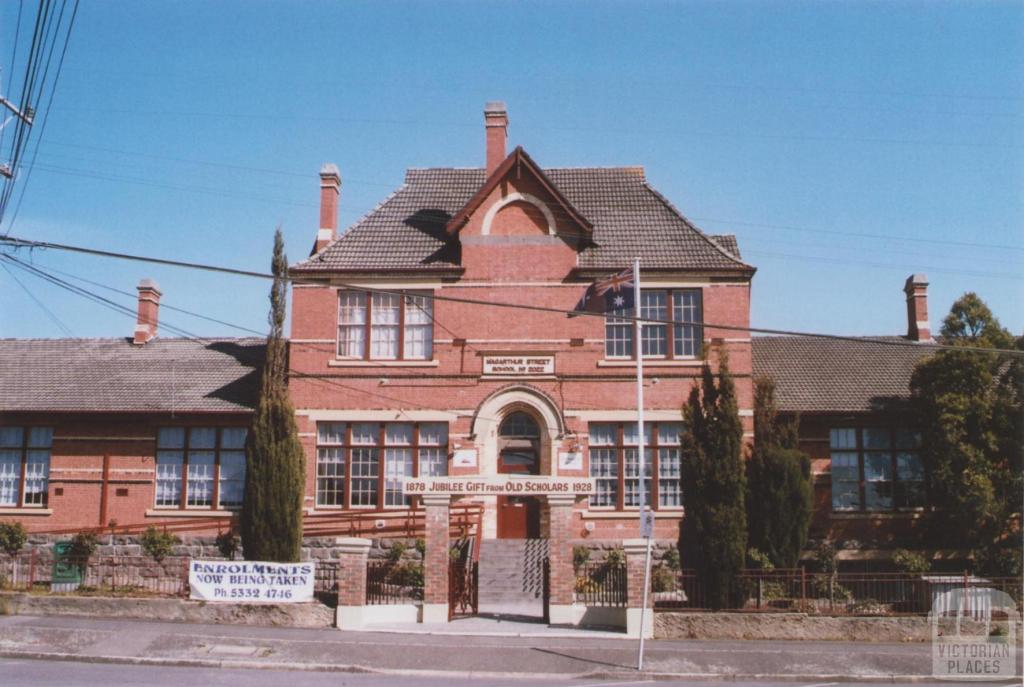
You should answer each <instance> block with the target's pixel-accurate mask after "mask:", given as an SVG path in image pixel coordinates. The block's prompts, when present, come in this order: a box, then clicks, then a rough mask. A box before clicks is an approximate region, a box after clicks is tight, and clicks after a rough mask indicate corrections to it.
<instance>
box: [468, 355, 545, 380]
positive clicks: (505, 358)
mask: <svg viewBox="0 0 1024 687" xmlns="http://www.w3.org/2000/svg"><path fill="white" fill-rule="evenodd" d="M553 374H555V356H553V355H485V356H484V376H485V377H535V376H549V375H553Z"/></svg>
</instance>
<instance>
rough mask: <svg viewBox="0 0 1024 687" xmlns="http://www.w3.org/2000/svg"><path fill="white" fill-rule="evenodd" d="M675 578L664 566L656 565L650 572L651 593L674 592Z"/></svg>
mask: <svg viewBox="0 0 1024 687" xmlns="http://www.w3.org/2000/svg"><path fill="white" fill-rule="evenodd" d="M676 586H677V584H676V576H675V573H673V572H672V571H671V570H669V569H668V568H667V567H666V566H664V565H656V566H654V568H653V569H652V570H651V591H653V592H674V591H675V590H676Z"/></svg>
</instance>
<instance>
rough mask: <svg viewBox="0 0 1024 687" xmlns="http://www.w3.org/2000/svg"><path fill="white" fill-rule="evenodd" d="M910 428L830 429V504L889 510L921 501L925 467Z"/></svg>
mask: <svg viewBox="0 0 1024 687" xmlns="http://www.w3.org/2000/svg"><path fill="white" fill-rule="evenodd" d="M919 444H920V439H919V437H918V435H917V434H915V433H914V432H909V431H906V430H899V429H898V430H892V429H889V428H886V427H864V428H859V427H842V428H836V429H833V430H831V431H830V432H829V446H830V449H831V457H832V471H831V472H832V474H831V477H832V510H835V511H891V510H896V509H902V508H917V507H920V506H923V505H924V467H923V465H922V464H921V456H920V453H919V450H918V447H919Z"/></svg>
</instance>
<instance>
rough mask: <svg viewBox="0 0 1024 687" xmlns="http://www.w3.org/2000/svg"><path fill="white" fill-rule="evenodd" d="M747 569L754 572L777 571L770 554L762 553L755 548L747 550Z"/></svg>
mask: <svg viewBox="0 0 1024 687" xmlns="http://www.w3.org/2000/svg"><path fill="white" fill-rule="evenodd" d="M747 567H748V568H751V569H752V570H775V566H774V565H773V564H772V561H771V559H770V558H769V557H768V554H766V553H762V552H761V551H758V550H757V549H755V548H750V549H747Z"/></svg>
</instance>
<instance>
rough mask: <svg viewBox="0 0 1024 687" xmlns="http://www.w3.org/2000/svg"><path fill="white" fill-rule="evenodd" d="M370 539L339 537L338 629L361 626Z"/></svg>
mask: <svg viewBox="0 0 1024 687" xmlns="http://www.w3.org/2000/svg"><path fill="white" fill-rule="evenodd" d="M370 543H371V542H370V540H369V539H360V538H359V537H338V538H337V539H336V540H335V544H334V546H335V548H337V550H338V558H339V560H338V563H339V565H338V614H337V617H336V621H335V624H336V625H337V626H338V629H339V630H353V629H357V628H360V627H362V626H363V609H364V608H365V607H366V559H367V557H368V555H369V553H370Z"/></svg>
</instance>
